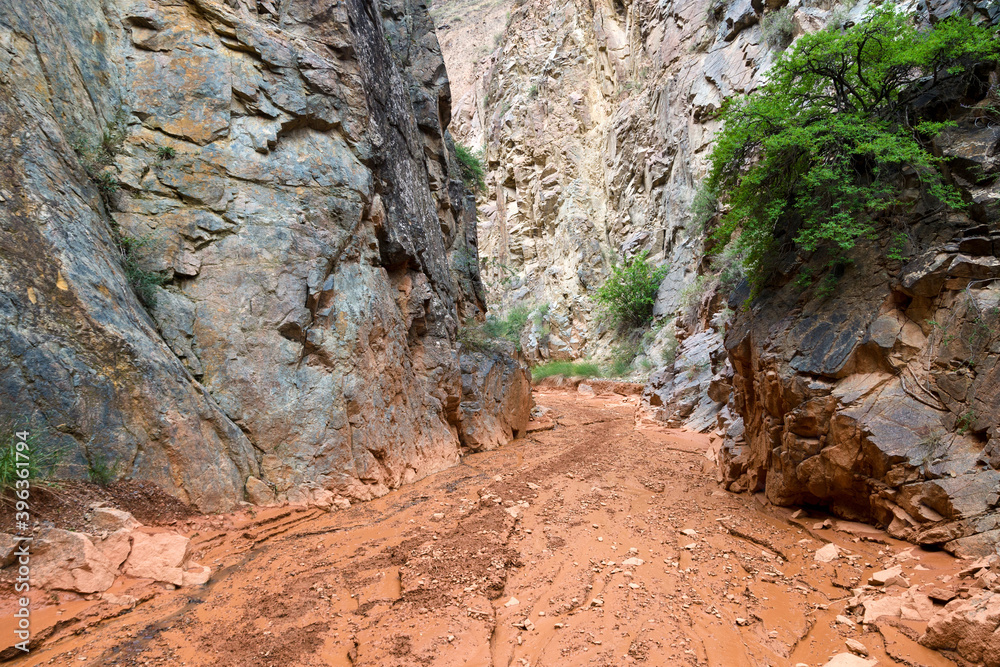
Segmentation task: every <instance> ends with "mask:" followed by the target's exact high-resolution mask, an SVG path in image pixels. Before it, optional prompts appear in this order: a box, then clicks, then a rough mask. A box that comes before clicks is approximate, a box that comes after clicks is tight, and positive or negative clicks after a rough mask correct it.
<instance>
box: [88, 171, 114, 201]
mask: <svg viewBox="0 0 1000 667" xmlns="http://www.w3.org/2000/svg"><path fill="white" fill-rule="evenodd" d="M94 183H96V184H97V189H98V190H100V191H101V195H103V196H105V197H111V196H112V195H114V194H115V193H116V192H118V187H119V185H120V184H119V183H118V179H117V178H115V177H114V175H112V174H111V172H109V171H102V172H101V173H99V174H98V175H97V176H95V177H94Z"/></svg>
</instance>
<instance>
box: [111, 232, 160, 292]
mask: <svg viewBox="0 0 1000 667" xmlns="http://www.w3.org/2000/svg"><path fill="white" fill-rule="evenodd" d="M117 243H118V250H119V253H120V256H121V265H122V269H123V270H124V271H125V278H126V279H127V280H128V284H129V286H130V287H131V288H132V291H133V292H135V295H136V296H137V297H139V301H141V302H142V304H143V305H144V306H146V307H147V308H153V307H155V306H156V288H157V287H160V286H162V285H163V284H164V283H165V282H166V279H165V278H164V277H163V276H161V275H160V274H158V273H156V272H154V271H146V270H145V269H143V268H142V267H141V266H140V264H139V255H140V251H141V250H142V248H145V247H147V246H148V245H149V244H150V239H149V238H146V237H144V238H139V239H137V238H132V237H130V236H123V235H121V234H119V235H118V238H117Z"/></svg>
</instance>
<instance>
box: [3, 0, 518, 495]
mask: <svg viewBox="0 0 1000 667" xmlns="http://www.w3.org/2000/svg"><path fill="white" fill-rule="evenodd" d="M0 18H2V21H0V82H2V83H0V85H2V87H3V91H4V94H3V95H2V96H0V98H2V99H0V126H2V128H3V132H4V136H5V137H7V138H8V139H7V140H5V141H4V142H3V146H2V147H0V154H2V164H3V165H4V167H3V170H4V171H3V175H2V177H0V229H2V232H0V248H2V251H0V394H2V396H3V398H4V403H5V407H4V416H11V417H25V418H32V419H33V420H34V428H35V429H36V430H38V431H39V432H44V433H45V444H46V446H51V447H53V448H64V449H65V450H66V451H67V456H66V457H65V459H64V468H63V470H62V471H61V473H62V474H68V475H74V476H85V475H86V474H87V470H88V468H91V467H93V466H94V465H95V464H100V462H101V461H103V462H104V463H105V464H115V465H116V466H117V468H118V470H119V471H120V472H121V473H122V474H125V475H130V476H135V477H141V478H146V479H150V480H153V481H155V482H156V483H158V484H160V485H162V486H163V487H165V488H167V489H169V490H171V491H172V492H173V493H176V494H177V495H179V496H180V497H182V498H183V499H184V500H186V501H189V502H191V503H194V504H196V505H197V506H198V507H199V508H201V509H203V510H223V509H226V508H228V507H231V506H232V505H233V504H234V503H235V502H237V501H239V500H242V499H243V498H244V485H245V483H246V481H247V480H248V479H249V478H251V477H252V478H254V479H256V480H257V481H258V482H259V483H260V484H254V486H255V488H254V491H253V494H254V495H255V497H267V496H268V493H267V491H266V490H265V489H270V491H271V492H273V493H274V494H275V497H276V498H278V499H281V498H287V497H288V496H289V494H292V495H296V494H299V495H301V494H300V493H299V492H300V491H301V489H303V488H305V489H313V488H321V489H328V490H335V491H338V492H341V493H343V494H345V495H348V496H351V497H356V498H370V497H372V496H375V495H380V494H382V493H385V492H386V491H387V490H388V489H389V488H392V487H395V486H397V485H399V484H401V483H404V482H407V481H411V480H414V479H416V478H418V477H421V476H423V475H425V474H427V473H429V472H431V471H434V470H439V469H441V468H442V467H445V466H448V465H451V464H453V463H455V462H456V461H457V460H458V456H459V451H460V442H461V439H462V438H463V437H464V434H465V433H466V421H465V412H464V411H463V410H462V408H461V405H462V402H463V400H464V398H463V378H462V370H461V366H460V362H459V357H458V353H457V345H456V343H455V342H454V341H455V333H456V327H457V323H458V322H459V321H464V320H465V319H466V318H469V317H474V316H478V315H481V313H482V309H483V307H484V303H483V291H482V284H481V281H480V278H479V275H478V270H477V262H476V261H471V262H470V261H468V258H469V257H473V258H475V257H477V249H476V245H477V241H476V229H475V225H474V219H475V212H474V207H473V204H472V202H471V199H470V197H469V195H468V192H467V190H466V189H465V187H464V186H463V185H462V183H461V178H460V176H459V175H458V171H457V166H456V164H455V159H454V152H453V149H452V148H451V140H450V137H449V135H448V133H447V129H446V128H447V126H448V123H449V121H450V95H449V89H448V79H447V76H446V74H445V71H444V64H443V60H442V58H441V54H440V49H439V47H438V44H437V40H436V37H435V35H434V32H433V27H432V25H431V22H430V19H429V17H428V15H427V13H426V8H425V6H424V5H422V4H419V3H415V2H408V1H406V0H404V1H401V2H383V3H375V4H370V3H366V2H362V1H361V0H351V1H349V2H344V3H339V4H338V3H335V4H332V5H331V4H330V3H328V2H320V1H318V0H293V1H292V2H286V3H281V5H280V10H279V9H276V7H275V5H273V4H272V3H269V2H262V3H257V2H246V1H245V0H229V1H228V2H223V1H221V0H190V1H188V2H182V1H175V0H163V1H159V2H158V1H155V0H147V1H145V2H125V1H124V0H122V1H119V0H114V1H111V2H98V1H97V0H82V1H80V2H72V3H65V2H55V1H43V2H40V3H36V4H33V5H31V6H28V5H25V4H24V3H20V2H11V1H8V0H3V1H0ZM74 149H75V150H74ZM130 239H131V241H130ZM123 253H124V255H123ZM123 256H124V260H125V261H123ZM143 281H145V282H146V284H147V286H148V292H149V293H150V294H147V296H146V298H145V301H146V305H148V306H149V312H147V310H146V308H144V307H143V304H142V303H140V301H139V300H138V299H137V298H136V294H135V293H134V292H133V290H132V288H131V286H130V284H135V283H137V282H143ZM156 282H159V283H162V284H161V285H160V286H156V285H155V283H156ZM150 283H153V284H152V285H151V286H150ZM154 301H155V304H154V303H153V302H154ZM477 377H480V376H477ZM513 386H514V388H515V390H517V391H521V392H522V394H521V395H520V400H522V401H527V400H528V398H527V394H526V391H525V387H524V386H523V385H522V384H515V385H513ZM491 392H492V393H491ZM486 393H487V394H490V395H491V400H490V401H487V402H486V404H484V405H486V407H484V409H492V408H493V407H495V406H499V405H500V404H502V403H503V402H504V401H513V402H515V403H516V402H517V399H514V398H510V397H505V396H504V395H503V389H501V390H500V393H497V389H496V388H493V389H490V390H486ZM470 428H471V427H470ZM491 428H499V429H500V431H501V432H503V433H506V431H505V430H504V428H505V427H504V425H503V424H502V423H501V422H496V423H495V424H491V423H487V422H486V421H484V420H481V419H480V420H478V421H476V424H475V426H474V429H473V430H475V431H476V433H477V435H476V437H477V438H478V439H479V440H482V441H487V440H489V441H493V442H496V441H498V440H499V439H501V438H502V437H503V436H502V435H498V434H496V433H492V432H484V431H489V429H491Z"/></svg>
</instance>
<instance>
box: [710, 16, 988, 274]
mask: <svg viewBox="0 0 1000 667" xmlns="http://www.w3.org/2000/svg"><path fill="white" fill-rule="evenodd" d="M998 55H1000V49H998V41H997V29H996V28H995V27H989V26H984V25H975V24H973V23H972V22H971V21H970V20H969V19H967V18H963V17H959V16H954V17H951V18H948V19H945V20H943V21H940V22H939V23H937V24H936V25H935V26H933V27H925V28H921V27H917V26H916V25H915V24H914V23H913V20H912V19H911V18H910V17H908V16H906V15H905V14H903V13H901V12H898V11H897V10H896V9H895V8H894V7H893V6H892V5H891V3H885V4H884V5H883V6H882V7H879V8H875V9H873V10H871V11H870V12H869V14H868V15H867V16H866V17H865V18H864V20H862V21H861V22H859V23H858V24H856V25H854V26H852V27H850V28H848V29H846V30H839V29H837V28H836V27H831V28H829V29H827V30H823V31H820V32H817V33H813V34H811V35H805V36H803V37H802V38H801V39H799V40H798V42H796V44H795V45H794V46H793V47H792V48H791V49H789V50H788V51H785V52H784V53H783V54H782V55H781V56H779V58H778V60H777V61H776V62H775V65H774V67H773V68H772V69H771V71H770V72H769V80H768V82H767V83H766V84H765V85H763V86H762V87H760V88H759V89H758V90H756V91H755V92H754V93H752V94H750V95H747V96H742V97H739V98H735V99H732V100H730V101H728V102H727V104H726V105H725V107H724V109H723V113H722V118H723V120H724V122H725V125H724V127H723V129H722V131H721V132H720V133H719V134H718V135H717V137H716V144H715V148H714V150H713V152H712V155H711V170H710V173H709V179H708V184H707V187H708V188H709V189H711V190H715V191H718V192H720V193H726V194H728V204H729V210H728V212H727V213H726V214H725V215H724V216H723V217H722V220H721V223H720V226H719V228H718V229H717V230H716V232H715V233H716V235H717V237H718V238H720V239H721V240H724V241H726V240H729V239H731V238H732V236H733V235H734V232H735V231H736V230H737V229H739V230H740V234H739V235H738V237H737V238H736V239H735V243H736V244H738V246H739V247H740V250H741V252H742V251H745V256H746V266H747V269H748V271H749V273H750V274H751V277H752V278H753V279H754V280H755V282H756V283H757V284H758V285H759V284H760V281H761V280H762V279H763V278H764V277H765V274H766V266H765V258H766V257H767V256H768V254H769V251H770V250H772V245H773V242H774V239H775V238H776V236H780V234H779V232H781V231H784V230H783V229H782V228H781V225H785V226H786V227H787V230H788V231H791V232H792V233H794V237H793V238H794V241H795V243H796V244H797V245H798V246H799V247H801V248H802V249H804V250H807V251H811V250H815V249H816V248H818V247H820V246H826V247H831V248H833V249H834V250H835V251H836V252H838V253H843V252H846V251H847V250H850V249H851V248H852V247H853V246H854V244H855V242H856V241H857V239H858V238H859V237H862V236H865V235H868V234H871V233H873V232H874V231H875V229H876V227H875V222H874V218H875V217H876V216H877V215H878V214H879V213H881V212H884V211H887V210H889V209H896V210H899V209H902V208H905V207H906V206H907V205H908V204H906V203H905V202H903V201H901V200H900V197H899V194H900V192H901V183H902V175H903V174H904V173H907V174H909V175H913V176H915V177H916V178H917V179H918V180H919V183H920V187H921V189H922V191H923V193H924V194H925V195H929V196H930V197H932V198H936V199H937V200H938V201H939V202H940V203H941V204H942V205H944V206H948V207H953V208H954V207H959V206H961V205H962V201H961V197H960V196H959V193H958V191H957V190H956V189H955V188H954V187H952V186H950V185H949V184H948V183H946V182H945V181H944V179H943V177H942V175H941V172H940V170H939V168H938V167H939V162H940V160H939V159H938V158H936V157H935V156H934V155H933V154H932V153H931V152H930V150H928V143H929V140H930V139H932V138H933V137H934V136H935V135H937V134H938V133H939V132H940V131H941V130H942V129H944V128H945V127H946V126H947V125H948V123H947V122H939V121H938V122H935V121H936V119H931V118H928V117H927V116H926V115H925V114H923V113H922V112H921V110H922V109H925V108H928V104H927V102H928V101H931V100H935V99H937V100H941V99H947V98H949V97H954V96H955V93H954V91H956V90H957V91H964V90H966V89H967V88H968V86H969V85H970V84H971V83H974V80H975V69H976V65H978V64H982V63H994V64H995V63H996V62H997V60H998Z"/></svg>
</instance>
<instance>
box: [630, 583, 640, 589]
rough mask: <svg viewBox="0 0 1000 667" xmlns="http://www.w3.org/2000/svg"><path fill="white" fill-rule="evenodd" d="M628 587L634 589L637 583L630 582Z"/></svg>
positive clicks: (637, 585)
mask: <svg viewBox="0 0 1000 667" xmlns="http://www.w3.org/2000/svg"><path fill="white" fill-rule="evenodd" d="M628 587H629V588H631V589H632V590H635V589H637V588H639V584H636V583H631V584H629V585H628Z"/></svg>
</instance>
